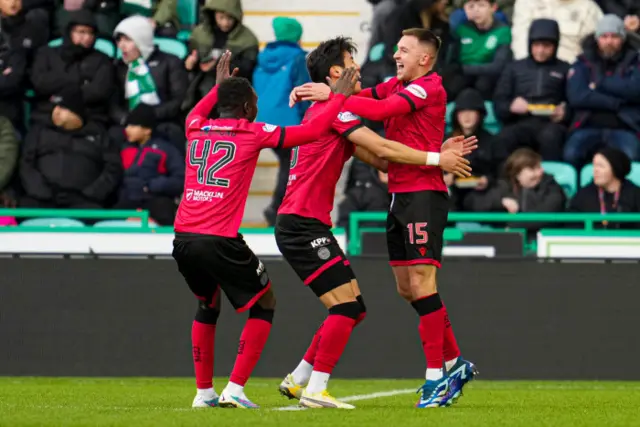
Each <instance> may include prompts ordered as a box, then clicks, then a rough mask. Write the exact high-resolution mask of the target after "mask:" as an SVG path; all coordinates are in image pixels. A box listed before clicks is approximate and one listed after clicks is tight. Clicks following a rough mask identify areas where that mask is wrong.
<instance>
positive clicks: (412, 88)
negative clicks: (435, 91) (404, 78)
mask: <svg viewBox="0 0 640 427" xmlns="http://www.w3.org/2000/svg"><path fill="white" fill-rule="evenodd" d="M407 92H409V93H411V94H412V95H414V96H417V97H418V98H420V99H427V91H426V90H424V88H423V87H422V86H418V85H416V84H412V85H409V86H407Z"/></svg>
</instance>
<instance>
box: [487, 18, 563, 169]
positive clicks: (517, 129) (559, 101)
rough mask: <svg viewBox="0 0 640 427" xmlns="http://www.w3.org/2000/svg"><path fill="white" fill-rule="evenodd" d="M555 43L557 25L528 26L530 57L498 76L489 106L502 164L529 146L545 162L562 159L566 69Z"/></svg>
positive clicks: (542, 21) (542, 22) (539, 23)
mask: <svg viewBox="0 0 640 427" xmlns="http://www.w3.org/2000/svg"><path fill="white" fill-rule="evenodd" d="M559 42H560V29H559V27H558V23H557V22H556V21H554V20H552V19H537V20H535V21H533V23H532V24H531V27H530V29H529V52H530V55H529V57H528V58H526V59H520V60H518V61H514V62H512V63H510V64H509V65H507V67H506V68H505V69H504V71H503V72H502V75H501V76H500V80H499V81H498V85H497V87H496V91H495V95H494V105H495V111H496V115H497V116H498V118H499V119H500V120H501V121H502V122H503V123H504V124H505V125H506V126H505V127H504V128H503V129H502V132H501V133H500V140H501V142H500V148H501V150H503V154H502V155H501V157H502V158H503V159H504V158H506V156H507V155H509V154H510V153H512V152H513V151H515V150H516V149H517V148H519V147H530V148H533V149H534V150H536V151H538V152H539V153H540V154H541V155H542V158H543V159H545V160H554V161H559V160H562V149H563V146H564V139H565V134H566V130H567V129H566V127H565V126H564V125H563V122H565V119H566V118H567V116H568V114H567V111H566V102H565V101H566V95H565V92H566V90H565V89H566V77H567V73H568V71H569V68H570V67H571V66H570V65H569V64H568V63H566V62H564V61H562V60H560V59H558V58H557V56H556V54H557V52H558V44H559Z"/></svg>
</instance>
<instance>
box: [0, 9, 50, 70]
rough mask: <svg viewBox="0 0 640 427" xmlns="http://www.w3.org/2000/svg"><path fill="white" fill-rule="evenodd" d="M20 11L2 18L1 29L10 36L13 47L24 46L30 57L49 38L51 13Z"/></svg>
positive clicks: (0, 20) (0, 21)
mask: <svg viewBox="0 0 640 427" xmlns="http://www.w3.org/2000/svg"><path fill="white" fill-rule="evenodd" d="M31 12H32V13H29V14H27V11H26V10H24V9H23V10H22V11H20V13H18V14H17V15H15V16H10V17H3V18H1V19H0V31H1V32H2V34H3V35H5V36H7V37H8V40H9V43H11V48H12V49H18V48H24V49H25V50H26V51H27V53H28V57H29V59H31V56H32V54H33V52H35V50H37V49H38V48H39V47H41V46H44V45H46V44H47V41H48V40H49V15H48V14H47V12H46V11H44V10H32V11H31Z"/></svg>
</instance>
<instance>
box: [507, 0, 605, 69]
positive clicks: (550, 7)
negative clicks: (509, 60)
mask: <svg viewBox="0 0 640 427" xmlns="http://www.w3.org/2000/svg"><path fill="white" fill-rule="evenodd" d="M602 16H603V14H602V10H600V7H598V5H597V4H596V3H595V2H594V1H593V0H516V3H515V6H514V11H513V21H512V26H511V28H512V37H513V39H512V42H511V50H512V51H513V56H514V58H515V59H524V58H526V57H527V56H528V55H529V37H528V34H529V27H530V26H531V23H532V22H533V21H535V20H536V19H539V18H547V19H555V20H556V21H558V23H559V24H560V48H559V49H558V58H560V59H561V60H563V61H567V62H569V63H572V62H573V61H575V60H576V58H577V57H578V55H580V53H581V52H582V47H581V45H580V43H581V42H582V39H583V38H584V37H585V36H587V35H588V34H591V33H593V32H595V30H596V25H597V23H598V21H599V20H600V18H602Z"/></svg>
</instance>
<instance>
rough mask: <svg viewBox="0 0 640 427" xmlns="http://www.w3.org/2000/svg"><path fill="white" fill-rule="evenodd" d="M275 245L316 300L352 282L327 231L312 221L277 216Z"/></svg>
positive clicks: (342, 259)
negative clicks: (316, 297)
mask: <svg viewBox="0 0 640 427" xmlns="http://www.w3.org/2000/svg"><path fill="white" fill-rule="evenodd" d="M275 228H276V230H275V234H276V242H277V243H278V248H279V249H280V252H281V253H282V255H283V256H284V258H285V259H286V260H287V262H288V263H289V265H291V268H293V270H294V271H295V272H296V274H297V275H298V277H300V279H301V280H302V281H303V282H304V284H305V285H307V286H309V287H310V288H311V290H312V291H313V292H314V293H315V294H316V295H317V296H318V297H320V296H322V295H324V294H326V293H327V292H330V291H332V290H334V289H335V288H337V287H339V286H341V285H344V284H345V283H349V282H351V280H352V279H355V275H354V274H353V270H352V269H351V265H350V264H349V260H347V257H346V256H345V254H344V252H343V251H342V248H340V245H338V242H337V241H336V238H335V237H334V236H333V233H332V232H331V228H330V227H329V226H328V225H327V224H325V223H323V222H322V221H319V220H317V219H315V218H305V217H302V216H298V215H290V214H284V215H278V216H277V218H276V227H275Z"/></svg>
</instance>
